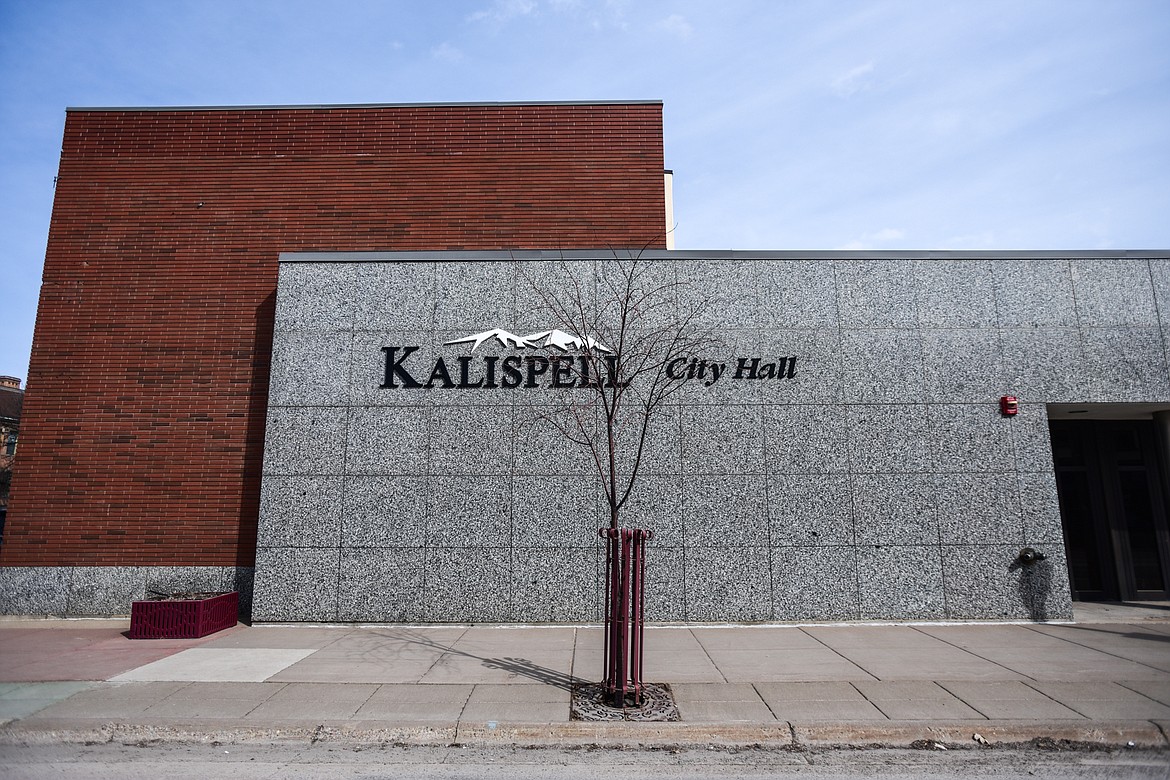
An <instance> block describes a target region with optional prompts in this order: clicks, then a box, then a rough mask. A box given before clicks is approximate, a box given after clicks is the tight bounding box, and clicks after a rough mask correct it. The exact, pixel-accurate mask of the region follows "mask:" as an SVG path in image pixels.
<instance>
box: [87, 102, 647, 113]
mask: <svg viewBox="0 0 1170 780" xmlns="http://www.w3.org/2000/svg"><path fill="white" fill-rule="evenodd" d="M661 105H662V101H661V100H505V101H471V102H466V103H462V102H450V103H306V104H295V103H292V104H274V105H240V106H66V107H65V111H66V113H69V112H74V111H93V112H99V111H142V112H147V111H156V112H162V111H305V110H331V109H352V108H480V107H483V108H491V107H503V106H661Z"/></svg>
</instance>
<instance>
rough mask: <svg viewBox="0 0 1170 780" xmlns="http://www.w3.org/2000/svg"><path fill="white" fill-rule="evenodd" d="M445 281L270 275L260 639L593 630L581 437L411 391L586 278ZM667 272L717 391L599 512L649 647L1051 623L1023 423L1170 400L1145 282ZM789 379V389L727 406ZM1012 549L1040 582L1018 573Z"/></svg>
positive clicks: (587, 481)
mask: <svg viewBox="0 0 1170 780" xmlns="http://www.w3.org/2000/svg"><path fill="white" fill-rule="evenodd" d="M450 258H451V259H445V258H444V257H443V256H439V255H432V256H428V257H425V258H403V259H397V258H396V257H395V256H394V255H388V256H385V257H380V258H377V259H373V260H369V261H367V262H360V261H361V260H362V258H361V257H360V256H352V257H334V258H329V259H327V260H326V259H322V260H321V261H314V260H312V259H310V258H304V257H302V258H297V259H295V260H291V261H289V262H285V263H283V265H282V271H281V276H280V278H281V287H280V289H279V292H278V305H277V322H276V334H277V335H276V339H275V352H274V366H275V368H274V370H273V374H272V376H273V380H272V381H273V387H272V390H271V393H270V399H271V401H270V409H269V421H268V430H267V452H268V455H267V458H266V461H265V483H264V490H263V493H262V503H261V525H260V541H259V548H260V553H259V560H260V562H261V563H260V566H259V569H258V573H257V575H256V593H257V608H256V611H255V615H256V617H257V619H258V620H325V619H335V620H343V621H349V620H355V621H356V620H384V621H391V622H393V621H415V620H418V621H434V622H449V621H454V622H472V621H486V622H512V621H515V622H576V621H596V620H597V619H599V617H600V612H601V603H602V594H601V584H600V583H601V581H602V576H603V572H602V569H603V566H602V563H603V560H604V554H605V552H604V546H603V544H602V543H601V541H600V540H599V539H598V538H597V529H598V528H599V527H601V526H603V525H605V524H606V523H607V522H608V510H607V503H606V501H605V499H604V496H603V494H602V491H601V489H600V483H599V481H598V477H597V475H596V471H595V468H596V467H595V464H594V462H593V458H592V456H591V455H590V453H589V452H588V451H587V450H586V449H584V448H582V447H580V446H577V445H574V444H573V443H571V442H568V441H566V439H565V437H564V435H563V434H561V433H559V432H558V431H557V430H556V427H555V426H554V425H553V424H552V421H553V420H560V421H561V422H566V421H569V420H571V418H570V417H568V416H566V415H567V410H568V408H569V405H570V404H572V405H574V407H575V408H576V409H577V411H578V412H581V411H582V410H584V417H583V418H582V419H583V420H584V422H585V425H586V428H587V429H588V431H589V432H590V433H591V434H592V435H597V434H599V433H602V432H603V430H604V428H603V425H602V422H603V417H602V416H601V415H600V413H599V412H598V411H597V410H596V409H587V408H586V407H584V406H582V404H581V402H580V400H581V396H580V395H579V391H577V390H566V389H554V388H551V387H548V386H547V384H548V383H547V381H544V382H543V383H542V381H541V380H542V378H541V377H539V376H538V377H537V381H536V384H537V385H538V386H536V387H525V386H523V384H522V386H520V387H514V388H509V387H502V386H501V387H495V388H488V387H463V388H460V387H442V385H444V384H445V380H444V377H443V376H442V374H441V373H438V374H435V375H433V376H432V373H431V372H432V367H433V366H434V365H435V362H436V360H438V359H439V358H442V359H443V361H444V363H445V365H446V368H447V374H448V375H449V376H450V378H451V379H452V383H453V384H459V383H460V381H461V376H460V367H461V362H460V360H459V359H460V357H463V358H464V361H463V364H465V365H467V366H468V368H467V369H466V370H467V371H469V372H471V373H470V374H468V377H469V379H468V382H465V384H466V383H470V384H474V380H475V378H476V377H482V376H483V373H482V371H483V368H482V366H484V365H486V362H484V361H487V360H489V359H490V361H491V362H492V363H493V364H495V365H496V366H497V367H499V366H501V365H503V362H502V361H503V360H504V359H506V358H507V357H509V356H511V355H521V356H523V355H524V354H526V353H525V352H524V351H523V349H519V348H517V347H516V346H515V345H514V344H510V343H509V344H505V343H503V342H501V341H500V340H498V339H496V338H494V337H493V336H488V337H487V338H485V339H484V340H483V341H482V343H480V344H479V345H478V346H474V348H473V345H472V344H471V343H467V342H464V343H457V344H451V343H450V342H453V341H456V340H458V339H463V338H465V337H468V336H471V335H474V334H481V333H485V332H487V331H490V330H492V329H493V328H502V329H504V330H505V331H508V332H510V333H514V334H516V335H520V336H523V335H526V334H529V333H532V332H535V331H539V330H547V329H548V328H549V327H551V324H550V322H551V319H550V316H549V315H548V313H547V312H545V311H544V310H543V309H542V300H541V295H540V294H539V292H538V290H537V289H534V285H535V286H537V287H539V286H540V285H552V286H553V287H552V288H550V287H545V289H555V285H557V284H559V285H565V284H573V285H577V286H578V287H579V288H580V289H581V290H583V291H584V292H585V294H586V295H587V296H595V295H596V294H597V290H598V289H599V284H598V282H597V274H598V273H603V274H604V273H607V272H608V270H607V269H608V268H609V266H608V265H607V258H606V257H605V256H604V254H602V253H585V254H572V253H570V254H568V255H565V254H561V253H554V254H553V255H548V256H546V257H545V259H543V260H540V261H535V260H532V259H531V258H530V257H527V256H521V257H520V259H519V260H517V259H515V258H513V257H511V256H509V255H501V256H499V257H497V258H495V260H494V261H485V260H483V259H482V258H480V259H477V261H476V262H466V261H465V260H464V259H463V258H462V257H461V255H460V253H452V254H451V255H450ZM673 258H674V255H670V254H667V253H660V254H657V255H655V256H654V258H653V262H655V263H656V265H655V266H654V274H653V275H654V278H656V279H660V280H667V281H674V280H676V279H677V280H680V281H682V282H684V283H686V284H689V285H690V287H689V291H690V292H691V293H692V294H695V295H699V296H704V297H707V298H708V299H709V302H710V303H711V304H712V306H711V308H710V310H709V312H708V315H707V317H708V320H707V323H708V324H709V325H710V326H711V327H712V328H713V329H714V335H716V336H717V337H718V338H717V339H716V341H714V342H713V343H712V346H711V347H710V349H709V351H708V352H707V353H705V354H704V355H701V356H698V357H700V358H702V359H705V360H707V361H708V365H710V364H716V365H722V366H723V368H722V370H721V372H720V376H719V378H718V379H713V376H714V374H713V372H712V373H708V374H706V376H705V379H707V380H711V381H707V382H703V381H693V382H690V383H688V384H687V385H686V386H685V387H684V388H683V390H682V391H681V392H679V393H677V394H676V395H675V396H673V397H672V399H671V401H670V402H669V403H668V404H667V405H666V406H665V407H664V408H663V409H662V413H661V416H660V417H658V418H657V419H656V420H655V422H654V424H653V425H652V426H651V429H650V437H649V442H650V444H651V445H652V447H651V449H649V450H648V451H647V452H646V453H645V456H644V458H643V460H642V462H641V464H640V470H639V479H638V481H637V482H636V487H635V489H634V491H633V492H632V494H631V496H630V498H629V501H628V503H627V505H626V506H625V508H624V510H623V518H624V521H625V522H626V523H627V524H629V525H633V526H637V527H645V528H650V529H652V530H654V532H655V538H654V541H652V542H651V543H650V546H649V558H648V563H647V570H648V575H649V581H648V586H647V615H648V617H649V618H650V619H652V620H674V621H681V620H692V621H765V620H781V621H817V620H858V619H862V620H869V619H877V620H886V619H890V620H910V619H913V620H937V619H991V620H998V619H1013V620H1014V619H1024V620H1030V619H1055V618H1063V617H1067V616H1068V615H1069V614H1071V613H1070V597H1069V587H1068V577H1067V574H1066V571H1065V568H1064V567H1065V565H1066V564H1065V561H1064V550H1063V541H1062V531H1061V521H1060V509H1059V503H1058V500H1057V492H1056V484H1055V479H1054V476H1053V465H1052V450H1051V444H1050V440H1049V433H1048V424H1047V418H1048V411H1047V409H1046V404H1050V403H1068V402H1079V403H1085V402H1104V401H1108V402H1111V403H1118V402H1133V401H1142V402H1145V403H1153V402H1162V401H1170V378H1168V376H1167V368H1166V357H1165V345H1164V343H1163V341H1162V327H1167V328H1170V325H1160V323H1161V322H1162V321H1161V320H1160V319H1159V317H1158V312H1159V308H1158V307H1160V306H1162V305H1163V304H1162V301H1163V300H1165V299H1166V296H1167V295H1168V293H1166V292H1165V291H1166V289H1167V288H1168V285H1170V282H1167V278H1168V277H1170V262H1167V261H1151V262H1147V261H1144V260H1143V261H1133V260H1132V259H1130V258H1122V259H1116V258H1115V259H1112V260H1110V261H1109V262H1106V263H1103V264H1101V265H1100V266H1099V267H1098V266H1097V265H1095V264H1094V263H1090V262H1082V261H1081V260H1068V259H1059V258H1056V259H1049V258H1019V257H1012V258H1003V259H998V258H989V257H959V256H956V257H953V258H952V257H945V256H943V257H930V258H918V259H915V258H913V257H908V258H904V259H898V258H893V259H891V258H864V257H858V258H840V257H833V258H825V259H821V260H814V259H803V258H789V257H780V256H769V255H767V254H766V253H764V254H763V255H756V254H755V253H752V254H751V255H750V256H749V255H745V256H743V257H732V258H728V257H724V256H719V255H711V256H709V257H708V256H703V255H702V253H686V255H685V256H682V257H681V258H680V259H673ZM348 260H352V261H353V262H343V261H348ZM1142 269H1145V270H1144V276H1143V270H1142ZM286 282H287V289H286ZM600 286H601V288H604V283H603V284H601V285H600ZM1155 291H1156V292H1155ZM1119 307H1120V308H1119ZM1163 319H1164V317H1163ZM384 346H396V347H398V348H399V350H400V351H399V352H398V353H396V354H397V356H399V357H401V356H402V354H403V353H402V352H401V348H402V347H405V346H418V347H419V349H418V351H417V352H416V353H414V354H412V355H411V356H410V357H409V359H408V360H404V361H403V363H402V364H401V365H402V366H404V367H406V369H407V370H408V371H409V373H410V374H411V375H412V376H414V377H415V378H417V380H418V382H419V383H422V384H425V383H427V380H430V383H431V384H433V385H435V387H433V388H425V387H407V386H400V387H397V388H383V387H381V385H382V384H383V382H384V380H385V378H386V362H385V357H386V355H385V353H383V352H382V347H384ZM527 354H531V353H530V352H529V353H527ZM468 356H470V357H468ZM788 356H795V357H796V358H797V363H796V369H795V371H794V372H793V375H792V376H791V377H790V378H782V379H776V378H774V377H773V378H770V379H748V378H746V376H741V377H740V378H739V379H736V378H734V375H735V374H736V368H737V364H738V363H739V361H740V360H741V359H747V360H748V361H749V362H750V360H751V359H752V358H753V357H761V358H762V359H764V360H765V361H766V360H767V359H771V360H773V361H775V360H777V359H779V358H780V357H788ZM477 367H478V368H477ZM476 371H479V372H480V373H476ZM708 371H710V369H709V368H708ZM746 373H747V372H746V370H744V371H740V374H742V375H746ZM496 378H497V379H498V378H499V375H498V374H497V375H496ZM525 378H527V376H525ZM397 379H398V380H400V381H399V384H400V385H402V384H409V383H405V382H403V381H401V380H403V379H404V377H402V376H398V377H397ZM575 394H576V395H575ZM1004 394H1015V395H1017V396H1019V397H1020V398H1021V400H1022V403H1021V407H1020V414H1019V415H1018V416H1016V417H1014V418H1005V417H1003V416H1001V415H1000V413H999V409H998V398H999V396H1000V395H1004ZM633 422H636V420H634V419H630V418H627V419H623V420H622V424H621V426H620V429H619V430H620V436H621V437H623V439H624V440H627V441H628V440H630V435H631V432H634V431H636V426H634V425H632V424H631V423H633ZM635 438H636V437H635ZM306 445H309V446H306ZM632 465H633V464H632V462H631V461H630V459H629V458H628V457H623V458H619V462H618V470H619V476H620V475H621V474H628V473H629V471H630V470H631V468H632ZM1024 545H1031V546H1035V547H1037V548H1038V549H1040V550H1041V551H1042V552H1044V553H1045V554H1046V555H1047V556H1048V557H1047V559H1046V560H1045V561H1043V562H1042V565H1041V564H1037V565H1036V566H1035V567H1021V566H1020V565H1019V563H1018V561H1016V557H1017V555H1018V553H1019V550H1020V548H1021V547H1022V546H1024ZM118 582H121V580H117V581H112V584H111V585H109V586H108V587H106V590H107V591H108V590H109V588H114V589H116V588H117V587H120V586H119V585H118ZM94 592H95V594H96V593H97V589H96V588H94ZM93 600H94V601H100V600H101V599H100V598H98V597H97V596H96V595H95V596H94V597H93ZM62 608H64V607H62Z"/></svg>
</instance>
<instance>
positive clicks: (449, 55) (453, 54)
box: [431, 41, 463, 62]
mask: <svg viewBox="0 0 1170 780" xmlns="http://www.w3.org/2000/svg"><path fill="white" fill-rule="evenodd" d="M431 57H432V58H434V59H436V60H441V61H443V62H461V61H462V60H463V52H462V51H460V50H459V49H458V48H456V47H455V46H452V45H451V44H450V43H448V42H447V41H443V42H442V43H440V44H439V45H438V46H436V47H434V48H433V49H431Z"/></svg>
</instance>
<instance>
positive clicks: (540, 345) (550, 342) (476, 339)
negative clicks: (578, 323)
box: [444, 328, 613, 353]
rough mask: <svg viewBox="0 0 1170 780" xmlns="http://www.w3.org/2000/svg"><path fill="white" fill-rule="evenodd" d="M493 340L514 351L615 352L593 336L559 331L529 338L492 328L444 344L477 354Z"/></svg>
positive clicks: (546, 332) (551, 331)
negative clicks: (464, 348) (464, 345)
mask: <svg viewBox="0 0 1170 780" xmlns="http://www.w3.org/2000/svg"><path fill="white" fill-rule="evenodd" d="M492 339H495V340H496V341H498V342H499V343H500V344H501V345H502V346H505V347H512V348H514V349H524V348H525V347H528V348H531V349H544V348H548V347H554V348H556V349H559V350H560V351H561V352H568V351H569V350H570V349H574V350H581V349H586V348H589V349H593V350H597V351H598V352H607V353H612V352H613V350H612V349H610V348H609V347H607V346H605V345H604V344H602V343H601V342H600V341H598V340H597V339H595V338H593V337H592V336H587V337H581V336H574V335H573V334H572V333H566V332H565V331H563V330H559V329H553V330H543V331H540V332H539V333H530V334H529V335H527V336H517V335H516V334H515V333H509V332H508V331H506V330H504V329H503V328H492V329H491V330H485V331H484V332H483V333H474V334H472V335H470V336H464V337H463V338H460V339H453V340H451V341H447V342H444V346H451V345H452V344H470V345H471V351H472V352H475V350H477V349H479V347H480V345H481V344H483V343H484V342H485V341H491V340H492Z"/></svg>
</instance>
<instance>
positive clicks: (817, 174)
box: [0, 0, 1170, 379]
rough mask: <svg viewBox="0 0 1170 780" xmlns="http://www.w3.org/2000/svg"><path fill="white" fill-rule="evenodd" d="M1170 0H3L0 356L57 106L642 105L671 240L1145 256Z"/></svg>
mask: <svg viewBox="0 0 1170 780" xmlns="http://www.w3.org/2000/svg"><path fill="white" fill-rule="evenodd" d="M1168 41H1170V0H1092V1H1089V0H1008V1H1002V2H1001V1H1000V0H967V1H966V2H945V1H944V0H884V1H883V0H871V1H861V0H858V1H856V2H854V1H850V0H832V2H830V1H829V0H719V2H713V1H712V0H678V1H672V0H661V1H658V0H608V1H607V0H467V1H463V0H458V1H457V0H449V1H446V2H444V1H441V0H416V1H413V2H406V1H398V0H381V1H380V2H375V1H372V0H371V1H370V2H359V1H358V0H334V1H333V2H329V3H322V2H319V0H314V1H313V2H302V1H301V0H271V1H270V0H255V1H253V0H230V1H228V2H220V1H219V0H202V1H200V2H183V1H182V0H146V1H143V2H132V1H125V0H106V1H105V2H97V0H91V1H90V2H77V1H70V0H0V183H2V184H3V186H2V187H0V231H2V235H3V237H4V240H5V243H6V249H7V251H6V252H5V253H4V254H3V255H2V256H0V292H2V293H3V295H2V297H0V374H9V375H13V376H18V377H21V378H22V379H23V378H24V376H25V374H26V371H27V365H28V351H29V346H30V344H31V340H32V327H33V320H34V316H35V311H36V299H37V294H38V289H39V286H40V274H41V268H42V264H43V261H44V251H45V241H46V235H47V231H48V222H49V216H50V213H51V210H52V198H53V176H54V175H55V174H56V170H57V162H58V158H59V155H60V141H61V131H62V128H63V125H64V118H65V107H66V106H174V105H235V104H245V105H256V104H268V105H270V104H299V103H396V102H442V101H525V100H620V99H660V100H662V101H664V104H665V135H666V164H667V167H669V168H672V169H673V170H674V171H675V190H674V195H675V219H676V222H677V229H676V233H675V240H676V246H677V248H679V249H841V248H858V249H863V248H872V249H937V248H947V249H1170V44H1168V43H1167V42H1168Z"/></svg>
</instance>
